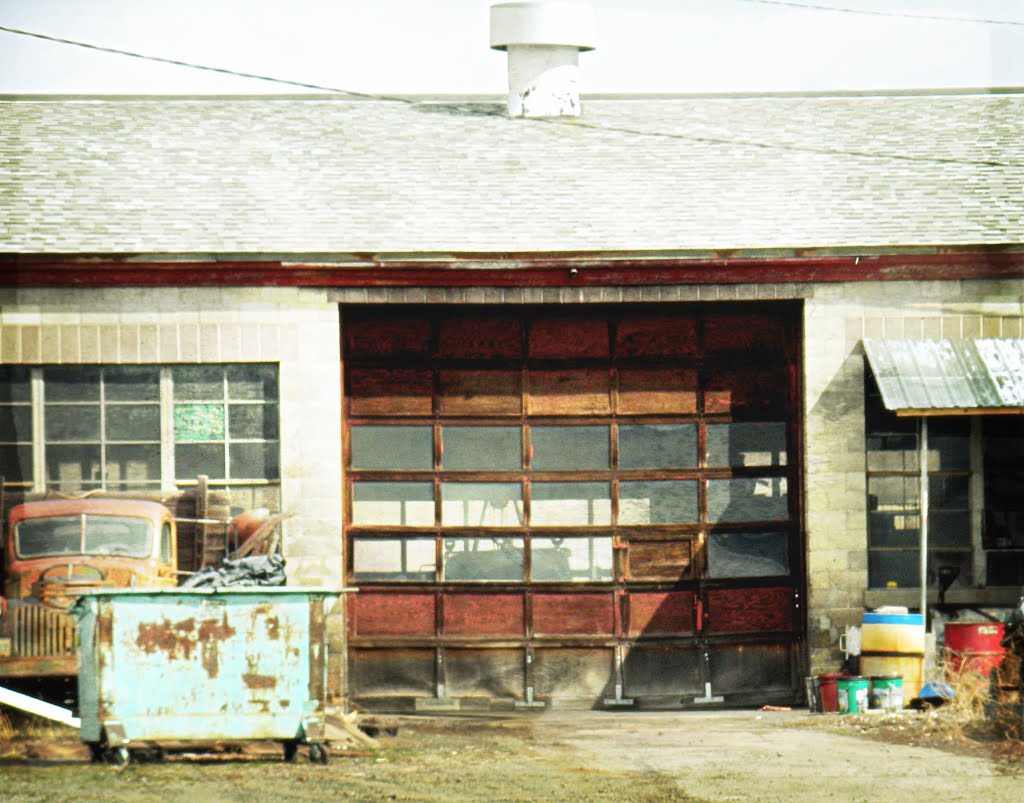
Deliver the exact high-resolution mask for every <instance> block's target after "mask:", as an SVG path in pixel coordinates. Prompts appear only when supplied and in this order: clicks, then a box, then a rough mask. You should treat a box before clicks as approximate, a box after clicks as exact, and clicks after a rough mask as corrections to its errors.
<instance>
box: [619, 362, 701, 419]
mask: <svg viewBox="0 0 1024 803" xmlns="http://www.w3.org/2000/svg"><path fill="white" fill-rule="evenodd" d="M619 412H620V413H623V414H627V415H638V414H641V415H642V414H645V413H662V414H670V415H692V414H694V413H696V412H697V372H696V371H695V370H693V369H690V368H622V369H620V371H619Z"/></svg>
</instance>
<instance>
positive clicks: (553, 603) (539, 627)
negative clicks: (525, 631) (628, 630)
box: [533, 592, 615, 636]
mask: <svg viewBox="0 0 1024 803" xmlns="http://www.w3.org/2000/svg"><path fill="white" fill-rule="evenodd" d="M614 601H615V598H614V596H613V595H612V594H611V593H597V594H594V593H565V594H555V593H540V592H538V593H534V594H533V632H534V634H535V635H538V636H572V635H579V636H590V635H612V634H613V633H614V632H615V610H614Z"/></svg>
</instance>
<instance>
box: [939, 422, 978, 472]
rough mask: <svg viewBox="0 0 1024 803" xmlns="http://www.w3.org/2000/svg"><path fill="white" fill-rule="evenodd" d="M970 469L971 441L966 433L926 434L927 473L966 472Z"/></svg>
mask: <svg viewBox="0 0 1024 803" xmlns="http://www.w3.org/2000/svg"><path fill="white" fill-rule="evenodd" d="M970 467H971V439H970V436H969V435H967V434H966V433H964V434H962V435H960V434H950V433H942V432H938V433H937V432H935V431H934V429H932V430H930V431H929V432H928V470H929V471H956V470H957V469H959V470H961V471H967V470H968V469H969V468H970Z"/></svg>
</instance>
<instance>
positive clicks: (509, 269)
mask: <svg viewBox="0 0 1024 803" xmlns="http://www.w3.org/2000/svg"><path fill="white" fill-rule="evenodd" d="M1022 278H1024V252H988V251H976V252H945V253H927V254H882V255H866V256H817V255H808V256H785V257H745V256H738V257H733V256H718V257H709V258H704V257H700V258H686V257H671V258H669V257H660V256H650V257H647V256H627V257H619V256H615V257H606V256H599V255H598V256H595V255H585V254H569V255H566V254H550V255H547V254H508V255H501V254H486V255H481V254H465V255H453V256H445V257H431V256H429V255H428V256H425V257H424V258H422V259H419V258H416V259H404V258H395V259H392V258H381V257H378V256H373V255H366V256H357V257H355V258H354V259H351V260H345V261H339V262H331V261H316V260H315V259H310V260H308V261H303V258H302V257H297V258H296V260H294V261H292V260H290V259H285V258H274V259H218V258H180V257H166V258H165V257H149V256H139V255H131V254H55V255H43V254H6V255H0V286H4V287H39V286H46V287H172V286H213V287H232V286H235V287H240V286H290V287H333V288H346V287H606V286H607V287H611V286H651V285H708V284H722V285H731V284H781V283H824V282H861V281H953V280H964V279H1022Z"/></svg>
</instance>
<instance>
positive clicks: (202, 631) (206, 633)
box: [199, 611, 236, 679]
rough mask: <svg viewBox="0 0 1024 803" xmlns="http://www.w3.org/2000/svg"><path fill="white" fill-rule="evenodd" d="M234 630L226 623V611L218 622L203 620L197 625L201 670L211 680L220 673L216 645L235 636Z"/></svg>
mask: <svg viewBox="0 0 1024 803" xmlns="http://www.w3.org/2000/svg"><path fill="white" fill-rule="evenodd" d="M235 632H236V631H235V628H233V627H232V626H231V625H230V623H229V622H228V614H227V611H225V612H224V614H223V615H222V616H221V620H220V622H218V621H217V620H216V619H204V620H203V621H202V622H200V624H199V643H200V645H201V646H200V657H201V658H202V662H203V669H204V670H206V674H207V675H208V676H209V677H210V678H211V679H213V678H215V677H217V675H218V674H219V673H220V659H219V655H218V652H217V645H218V644H219V643H220V642H222V641H226V640H227V639H229V638H231V637H232V636H233V635H235Z"/></svg>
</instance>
